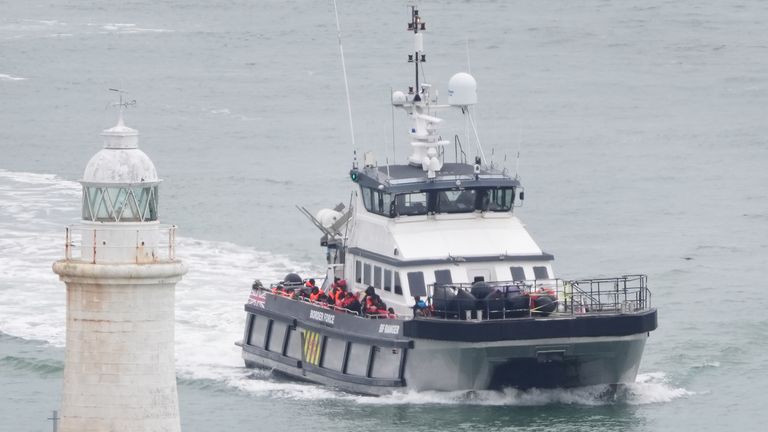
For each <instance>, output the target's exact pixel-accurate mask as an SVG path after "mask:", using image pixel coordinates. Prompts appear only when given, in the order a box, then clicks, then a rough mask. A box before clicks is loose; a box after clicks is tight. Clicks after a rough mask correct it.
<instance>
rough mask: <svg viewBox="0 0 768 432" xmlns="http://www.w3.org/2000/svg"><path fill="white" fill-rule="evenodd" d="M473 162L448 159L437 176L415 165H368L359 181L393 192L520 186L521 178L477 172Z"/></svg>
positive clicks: (496, 173) (496, 172)
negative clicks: (456, 161)
mask: <svg viewBox="0 0 768 432" xmlns="http://www.w3.org/2000/svg"><path fill="white" fill-rule="evenodd" d="M474 170H475V167H474V165H470V164H460V163H446V164H444V165H443V167H442V169H441V170H440V171H438V172H437V173H436V176H435V178H434V179H429V178H427V172H426V171H424V170H423V169H422V168H421V167H418V166H412V165H389V166H380V167H365V168H363V169H362V170H361V171H359V172H358V177H359V178H358V183H360V184H361V185H363V186H365V187H371V188H380V189H381V190H384V191H386V192H390V193H402V192H416V191H423V190H433V189H455V188H458V187H460V188H472V187H480V188H491V187H517V186H520V182H519V181H518V180H517V179H515V178H512V177H509V176H508V175H507V174H504V173H503V172H501V171H496V170H488V169H482V168H481V169H480V173H479V174H478V175H477V176H475V172H474Z"/></svg>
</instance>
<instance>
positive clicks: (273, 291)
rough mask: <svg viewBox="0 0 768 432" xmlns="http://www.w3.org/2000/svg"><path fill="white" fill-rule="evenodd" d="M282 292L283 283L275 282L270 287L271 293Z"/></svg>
mask: <svg viewBox="0 0 768 432" xmlns="http://www.w3.org/2000/svg"><path fill="white" fill-rule="evenodd" d="M282 292H283V284H280V283H279V284H277V285H275V286H273V287H272V294H280V293H282Z"/></svg>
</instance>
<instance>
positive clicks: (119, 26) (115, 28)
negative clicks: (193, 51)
mask: <svg viewBox="0 0 768 432" xmlns="http://www.w3.org/2000/svg"><path fill="white" fill-rule="evenodd" d="M89 25H94V24H89ZM96 25H98V24H96ZM100 27H101V29H102V30H106V31H107V32H110V33H111V32H115V33H121V34H132V33H169V32H172V31H173V30H169V29H158V28H143V27H138V26H136V24H133V23H106V24H101V25H100Z"/></svg>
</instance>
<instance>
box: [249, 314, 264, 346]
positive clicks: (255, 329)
mask: <svg viewBox="0 0 768 432" xmlns="http://www.w3.org/2000/svg"><path fill="white" fill-rule="evenodd" d="M268 327H269V318H267V317H264V316H261V315H254V316H253V324H252V325H251V334H250V336H249V337H248V345H252V346H255V347H259V348H264V342H265V341H266V340H267V328H268Z"/></svg>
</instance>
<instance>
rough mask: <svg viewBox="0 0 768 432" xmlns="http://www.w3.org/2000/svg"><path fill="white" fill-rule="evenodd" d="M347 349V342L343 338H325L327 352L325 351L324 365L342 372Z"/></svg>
mask: <svg viewBox="0 0 768 432" xmlns="http://www.w3.org/2000/svg"><path fill="white" fill-rule="evenodd" d="M346 351H347V343H346V342H345V341H343V340H341V339H335V338H327V339H326V340H325V352H323V364H322V367H324V368H326V369H331V370H335V371H336V372H341V371H342V367H343V366H344V354H346Z"/></svg>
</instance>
